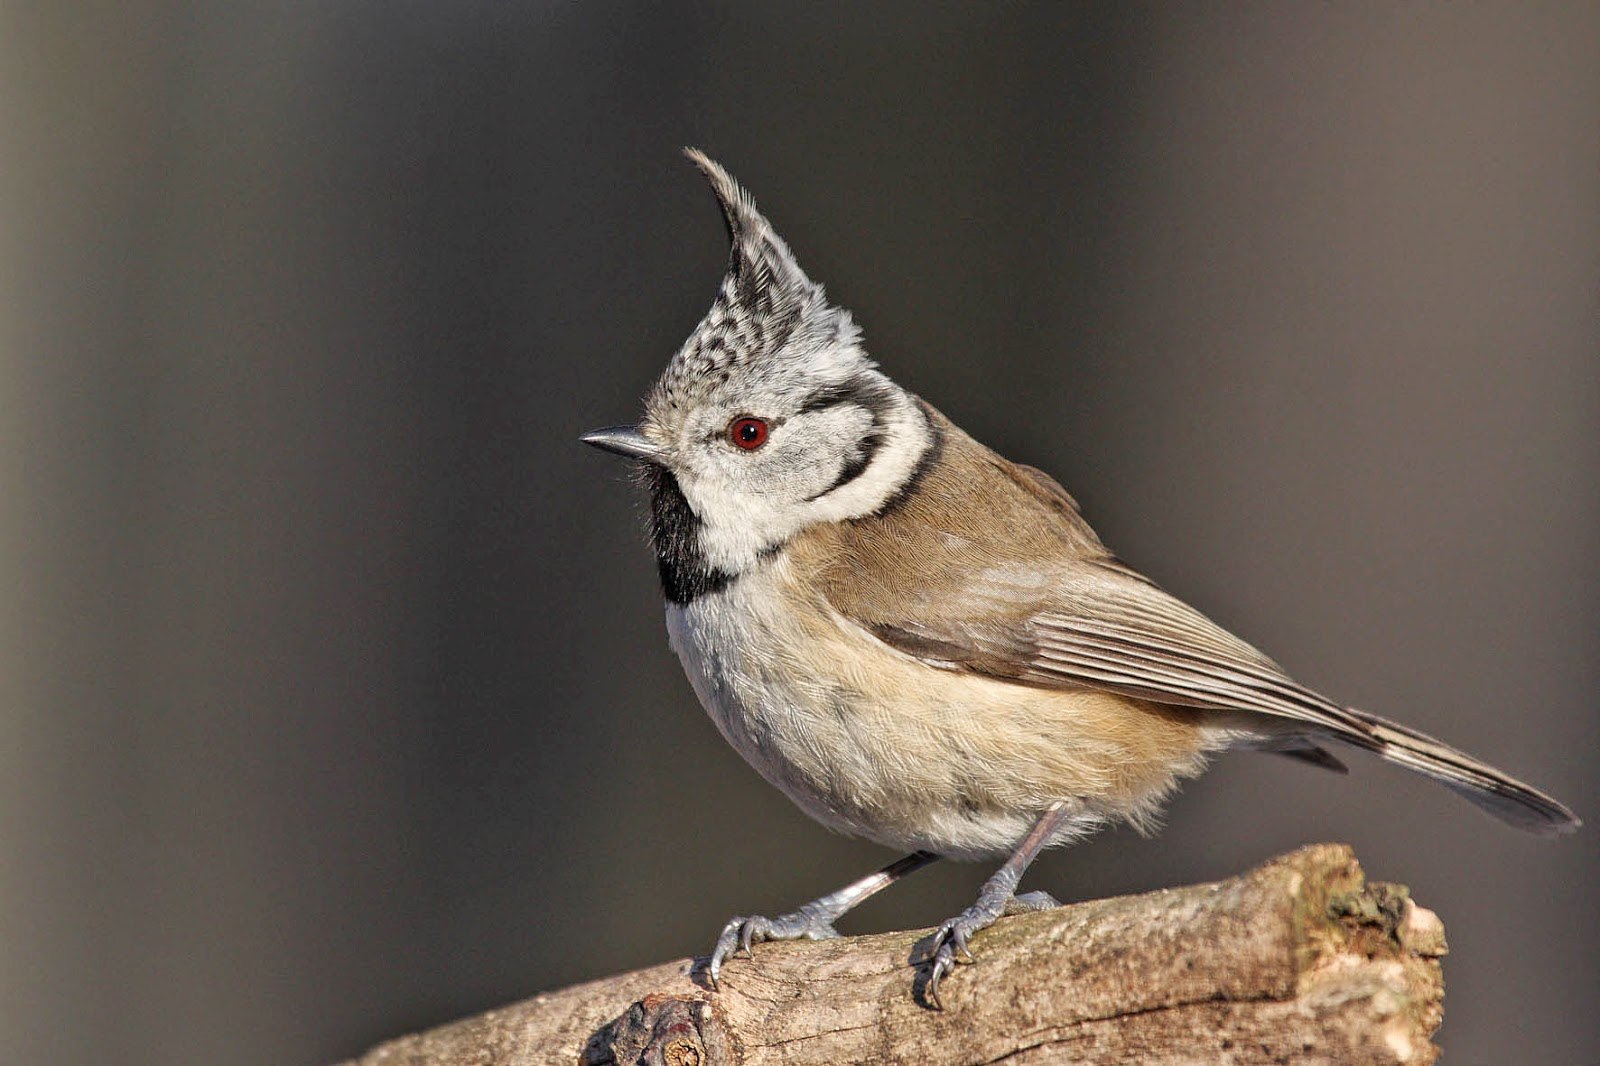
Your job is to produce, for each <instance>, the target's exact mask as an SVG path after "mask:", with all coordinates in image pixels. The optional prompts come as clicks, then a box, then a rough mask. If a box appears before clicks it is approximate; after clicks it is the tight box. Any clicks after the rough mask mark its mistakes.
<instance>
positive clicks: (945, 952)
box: [923, 892, 1061, 1010]
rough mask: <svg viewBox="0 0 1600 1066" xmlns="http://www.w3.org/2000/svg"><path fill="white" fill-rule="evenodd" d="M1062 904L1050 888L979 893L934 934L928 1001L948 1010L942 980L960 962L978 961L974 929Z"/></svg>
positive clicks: (930, 955)
mask: <svg viewBox="0 0 1600 1066" xmlns="http://www.w3.org/2000/svg"><path fill="white" fill-rule="evenodd" d="M1059 906H1061V904H1060V903H1058V902H1057V901H1056V899H1055V897H1054V896H1051V895H1050V894H1049V893H1048V892H1027V893H1024V894H1023V895H1020V896H1011V895H1008V896H1006V897H1004V898H997V897H996V896H993V895H989V894H985V895H983V896H979V897H978V901H977V902H976V903H974V904H973V905H972V906H970V907H968V908H967V909H966V910H964V911H962V912H961V913H960V914H958V915H956V916H955V917H954V918H951V919H950V920H949V921H947V922H945V923H944V924H943V925H941V926H940V927H939V929H938V931H937V932H935V933H934V934H933V943H932V945H931V946H930V947H929V949H928V953H929V958H930V960H931V963H930V966H929V968H928V983H927V984H926V985H924V986H923V995H924V996H925V997H926V999H927V1001H928V1005H929V1006H931V1007H933V1008H934V1009H935V1010H944V1003H943V1002H942V1001H941V1000H940V999H939V984H940V982H942V981H943V980H944V978H945V976H946V975H948V974H949V973H950V971H951V970H954V969H955V968H956V963H958V962H974V961H976V960H975V959H974V958H973V955H972V948H971V946H970V944H971V940H972V935H973V934H974V933H977V932H979V931H980V930H983V929H987V928H989V926H991V925H993V924H994V923H995V920H996V919H997V918H999V917H1000V916H1001V915H1010V914H1026V913H1028V912H1031V911H1040V910H1047V909H1049V908H1051V907H1059Z"/></svg>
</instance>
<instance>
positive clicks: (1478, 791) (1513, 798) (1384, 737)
mask: <svg viewBox="0 0 1600 1066" xmlns="http://www.w3.org/2000/svg"><path fill="white" fill-rule="evenodd" d="M1346 710H1347V711H1348V713H1349V714H1351V715H1352V716H1353V717H1355V718H1356V719H1358V720H1359V721H1360V722H1361V723H1362V724H1363V725H1365V726H1367V728H1368V729H1369V730H1370V733H1369V734H1367V735H1356V734H1352V733H1340V734H1338V737H1339V739H1340V740H1343V741H1345V742H1346V743H1349V744H1354V745H1356V746H1357V747H1361V748H1366V749H1367V750H1369V751H1372V752H1374V753H1376V754H1377V755H1380V756H1382V757H1383V758H1384V759H1385V760H1387V761H1388V762H1392V763H1395V764H1396V765H1398V766H1404V767H1406V768H1407V769H1408V770H1415V771H1417V772H1418V773H1420V774H1426V775H1427V776H1428V777H1431V778H1433V779H1434V780H1435V781H1438V782H1439V783H1440V784H1442V785H1444V786H1445V787H1447V788H1449V789H1451V790H1452V791H1454V792H1456V793H1458V794H1459V795H1461V796H1463V797H1465V798H1466V799H1468V800H1471V801H1472V802H1473V803H1475V804H1477V805H1478V806H1479V807H1481V808H1483V809H1484V810H1485V811H1488V812H1489V813H1490V814H1492V815H1494V816H1495V817H1496V818H1498V819H1500V820H1501V821H1503V822H1505V823H1507V824H1508V825H1513V826H1516V827H1517V828H1518V829H1524V830H1527V831H1528V832H1530V833H1537V834H1539V835H1540V836H1556V835H1558V834H1562V833H1571V832H1573V831H1575V830H1576V829H1577V828H1578V827H1579V826H1580V825H1582V824H1583V823H1582V822H1581V821H1579V820H1578V816H1577V815H1575V814H1573V813H1572V811H1571V810H1570V809H1569V808H1568V807H1566V806H1565V805H1564V804H1562V803H1560V802H1559V801H1557V800H1555V799H1554V798H1552V797H1550V796H1547V795H1545V794H1544V793H1543V792H1540V791H1539V790H1538V789H1536V788H1533V787H1531V786H1529V785H1525V784H1523V783H1522V782H1521V781H1518V780H1516V779H1515V778H1512V777H1509V776H1507V775H1506V774H1503V773H1501V772H1500V771H1499V770H1496V769H1495V768H1494V767H1492V766H1490V765H1489V764H1488V763H1484V762H1479V761H1478V760H1477V759H1474V758H1473V757H1472V756H1470V755H1468V754H1467V753H1466V752H1463V751H1458V750H1456V749H1455V748H1452V747H1451V746H1450V745H1448V744H1446V743H1444V742H1443V741H1441V740H1436V739H1434V738H1433V737H1430V736H1428V735H1427V734H1426V733H1419V732H1417V731H1416V730H1415V729H1412V728H1410V727H1408V726H1403V725H1401V724H1400V723H1398V722H1391V721H1389V720H1388V719H1387V718H1380V717H1378V716H1377V715H1375V714H1369V713H1367V712H1366V711H1358V710H1356V709H1355V708H1353V707H1352V708H1346Z"/></svg>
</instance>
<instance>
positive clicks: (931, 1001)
mask: <svg viewBox="0 0 1600 1066" xmlns="http://www.w3.org/2000/svg"><path fill="white" fill-rule="evenodd" d="M993 921H994V919H993V918H990V919H989V920H988V921H984V922H982V923H981V924H980V923H979V922H977V921H975V920H974V915H973V914H972V909H971V908H969V909H968V910H966V911H963V912H962V913H961V914H960V915H958V916H957V917H955V918H951V919H950V920H949V921H947V922H945V923H944V924H943V925H941V926H940V927H939V930H938V932H936V933H934V934H933V944H932V946H931V947H930V949H929V953H930V958H931V960H932V961H931V965H930V966H929V968H928V983H927V985H926V986H924V990H923V993H924V995H925V996H926V997H927V1000H928V1005H929V1006H931V1007H933V1009H934V1010H944V1001H943V1000H941V999H940V998H939V984H940V982H942V981H943V980H944V978H945V975H946V974H948V973H949V972H950V971H951V970H954V969H955V968H956V963H957V962H962V961H965V962H973V961H974V959H973V956H972V949H971V948H970V947H969V946H968V940H969V938H970V937H971V935H972V934H973V933H975V932H977V931H978V930H979V929H982V928H983V927H984V926H986V925H988V924H990V923H991V922H993ZM958 956H960V957H959V958H958Z"/></svg>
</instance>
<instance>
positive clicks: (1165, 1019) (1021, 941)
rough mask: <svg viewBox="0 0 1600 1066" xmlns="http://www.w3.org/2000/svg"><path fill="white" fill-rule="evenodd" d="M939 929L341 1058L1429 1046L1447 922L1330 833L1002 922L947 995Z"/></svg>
mask: <svg viewBox="0 0 1600 1066" xmlns="http://www.w3.org/2000/svg"><path fill="white" fill-rule="evenodd" d="M929 933H930V931H929V930H921V931H918V932H906V933H887V934H883V935H878V936H861V937H849V938H845V939H841V940H830V941H822V942H798V943H786V944H764V945H759V946H757V947H756V949H755V958H754V960H749V959H740V960H737V961H735V962H734V963H732V964H731V965H729V966H728V967H727V968H725V969H724V970H723V981H722V990H721V991H719V992H712V991H710V990H709V988H708V987H707V985H706V983H705V978H704V975H703V970H702V967H703V963H704V960H703V959H699V960H689V959H683V960H679V961H677V962H671V963H666V964H664V965H661V966H655V967H652V968H650V969H646V970H637V971H635V972H633V973H627V974H621V975H618V976H615V977H608V978H604V979H602V980H598V981H591V982H588V983H587V984H582V985H574V986H572V987H570V988H565V989H562V990H560V991H556V992H549V993H546V994H544V995H540V996H535V997H534V998H532V999H529V1000H526V1001H524V1002H521V1003H518V1004H515V1005H513V1006H509V1007H505V1008H502V1009H500V1010H495V1011H490V1012H489V1013H487V1014H482V1015H479V1016H478V1017H475V1018H469V1019H466V1020H464V1021H460V1022H455V1023H453V1024H450V1025H446V1026H443V1027H441V1028H438V1029H434V1030H431V1031H429V1032H425V1033H420V1034H417V1035H414V1036H407V1037H402V1038H400V1039H398V1040H395V1041H392V1042H390V1043H386V1044H383V1045H380V1046H379V1047H377V1048H375V1049H373V1050H372V1051H370V1052H368V1053H367V1054H366V1055H365V1056H363V1057H362V1058H360V1059H359V1060H354V1061H353V1062H352V1063H349V1064H346V1066H401V1064H405V1066H422V1064H428V1066H467V1064H471V1066H527V1064H532V1063H571V1064H578V1063H583V1064H587V1066H600V1064H611V1063H616V1064H633V1063H648V1064H651V1066H724V1064H727V1066H735V1064H737V1066H746V1064H748V1066H755V1064H761V1066H808V1064H812V1063H857V1062H871V1063H921V1064H934V1066H940V1064H946V1063H965V1064H978V1063H993V1062H1000V1061H1004V1062H1007V1063H1011V1064H1016V1066H1021V1064H1034V1063H1046V1062H1076V1063H1195V1062H1206V1063H1212V1062H1217V1063H1241V1064H1242V1063H1286V1062H1295V1063H1340V1064H1348V1063H1429V1062H1432V1061H1433V1060H1434V1058H1435V1056H1436V1055H1437V1049H1436V1048H1435V1047H1434V1046H1433V1045H1432V1044H1431V1043H1430V1041H1429V1037H1430V1036H1431V1035H1432V1033H1433V1032H1434V1030H1435V1029H1437V1028H1438V1025H1439V1021H1440V1018H1441V1014H1442V1012H1441V1007H1440V1002H1441V1000H1442V999H1443V995H1444V985H1443V978H1442V976H1441V973H1440V968H1439V962H1438V959H1439V957H1440V956H1441V955H1443V954H1444V952H1445V943H1444V928H1443V926H1442V925H1441V924H1440V923H1439V920H1438V918H1436V917H1435V916H1434V915H1433V914H1432V913H1431V912H1429V911H1427V910H1424V909H1423V908H1421V907H1418V906H1416V905H1414V904H1413V903H1412V902H1411V900H1410V899H1409V898H1408V896H1407V893H1406V890H1405V889H1404V888H1403V887H1400V886H1396V885H1387V884H1382V883H1376V882H1375V883H1372V884H1367V883H1366V881H1365V879H1364V877H1363V874H1362V871H1361V867H1360V866H1359V865H1358V864H1357V863H1356V860H1355V856H1354V854H1353V853H1352V852H1351V850H1350V849H1349V848H1348V847H1345V846H1343V845H1337V844H1319V845H1315V846H1312V847H1307V848H1302V849H1300V850H1299V851H1296V852H1293V853H1291V854H1289V855H1285V856H1282V857H1280V858H1277V859H1274V860H1272V861H1270V862H1268V863H1266V864H1265V865H1263V866H1261V867H1258V868H1257V869H1255V870H1252V871H1250V872H1248V873H1246V874H1243V875H1241V876H1238V877H1234V878H1231V879H1229V880H1227V881H1221V882H1217V883H1215V884H1204V885H1192V886H1188V887H1185V888H1176V889H1168V890H1164V891H1160V892H1151V893H1148V894H1146V895H1141V896H1129V897H1120V898H1115V899H1105V900H1095V901H1092V902H1088V903H1079V904H1075V905H1070V906H1066V907H1062V908H1060V909H1059V910H1052V911H1044V912H1040V913H1036V914H1028V915H1022V916H1019V917H1015V918H1005V919H1002V920H1001V921H1000V922H999V923H997V924H996V925H995V926H994V927H993V928H991V929H989V930H987V931H985V932H983V933H980V934H979V935H978V936H976V937H974V939H973V953H974V955H975V956H976V957H977V962H976V963H975V964H973V965H969V966H961V967H959V968H958V969H957V970H956V971H955V972H954V973H953V974H951V975H950V977H949V978H947V979H946V981H945V983H944V985H943V987H942V988H941V989H940V994H941V996H942V997H943V999H944V1001H945V1006H946V1008H947V1009H946V1010H944V1011H934V1010H929V1009H928V1008H927V1007H926V1006H924V1005H923V1004H922V1003H921V1002H920V991H919V993H918V995H915V996H914V995H913V991H912V989H913V975H914V974H915V976H916V985H917V987H918V989H919V990H920V985H921V978H922V975H923V973H924V972H925V971H924V969H923V968H921V967H920V965H918V966H917V967H916V968H915V969H914V966H913V964H914V963H916V964H920V962H921V960H922V958H923V955H924V953H925V950H926V947H927V943H928V938H929Z"/></svg>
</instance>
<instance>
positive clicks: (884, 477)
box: [683, 387, 933, 574]
mask: <svg viewBox="0 0 1600 1066" xmlns="http://www.w3.org/2000/svg"><path fill="white" fill-rule="evenodd" d="M848 410H849V412H851V413H850V414H848V415H846V417H848V418H849V419H850V420H851V422H860V423H861V428H860V429H854V428H843V429H842V432H840V431H834V430H829V431H827V432H826V433H825V434H824V433H821V432H819V433H818V438H819V439H829V438H832V439H840V437H842V438H843V439H846V440H859V439H861V435H862V434H863V433H865V432H867V431H869V430H870V429H871V416H870V414H867V413H865V412H862V409H861V408H858V407H852V408H849V409H848ZM855 412H861V413H855ZM840 414H841V415H845V411H843V410H842V411H841V412H840ZM879 426H880V430H879V432H880V434H881V436H880V439H879V440H878V442H877V446H876V447H875V448H873V449H871V454H870V456H869V457H868V461H867V463H866V465H865V466H864V467H863V468H862V469H861V470H860V472H859V473H854V474H853V476H851V477H849V479H848V480H846V481H844V482H843V483H842V484H840V485H839V486H838V487H837V488H833V489H831V490H830V489H829V486H830V484H831V483H832V482H834V481H835V480H836V479H837V477H838V475H839V473H840V471H841V469H843V468H844V467H845V466H846V465H847V464H848V463H849V462H850V460H851V459H852V458H853V453H845V454H839V455H827V456H824V457H822V458H823V459H826V460H833V461H831V462H829V461H821V462H819V463H818V466H817V469H816V475H815V477H797V478H792V479H791V478H784V479H783V481H784V483H785V484H787V485H788V487H789V489H790V490H791V491H790V492H786V493H783V494H782V495H774V494H766V493H761V492H758V491H752V490H751V489H750V488H747V487H745V486H742V485H739V484H737V483H736V482H734V481H733V480H732V479H730V478H726V477H721V476H715V475H712V476H704V477H696V478H693V479H692V480H691V479H686V480H685V483H684V485H683V492H684V496H685V498H687V499H688V501H689V504H690V506H691V507H692V508H693V510H694V512H695V514H697V515H699V516H700V518H701V521H702V523H703V525H702V528H701V530H700V546H701V550H702V551H703V552H704V553H705V556H706V561H707V562H708V563H710V564H711V565H712V566H714V567H716V568H717V569H719V570H724V571H726V572H728V573H731V574H741V573H744V572H745V571H746V570H748V569H750V568H751V567H752V566H754V565H755V564H757V563H758V562H759V561H760V560H761V558H762V556H763V555H766V554H770V552H771V551H772V550H773V549H775V548H778V547H780V546H781V545H782V544H783V543H784V542H785V541H787V540H789V538H791V537H793V536H794V535H795V534H797V533H799V532H800V531H801V530H803V529H805V528H806V527H807V526H810V525H813V524H815V523H817V522H838V521H843V520H845V519H848V518H858V517H861V516H862V515H868V514H872V513H873V512H874V511H877V510H879V509H880V508H882V507H883V506H884V504H886V503H888V502H889V500H891V499H893V498H894V496H895V494H896V493H897V492H899V491H900V489H901V488H902V487H904V486H905V485H906V483H907V482H909V481H910V480H911V477H912V475H913V473H915V471H916V469H917V465H918V464H919V463H920V462H921V461H922V459H923V457H924V456H925V455H926V454H927V452H928V449H929V448H931V447H932V446H933V430H932V429H931V427H930V426H929V424H928V419H927V416H926V415H924V414H923V413H922V411H921V409H919V408H918V407H917V405H916V402H915V401H914V400H912V398H911V396H910V395H909V394H908V393H906V392H904V391H903V390H901V389H899V388H898V387H896V388H894V391H893V393H892V396H891V399H890V402H889V403H888V404H887V407H886V410H885V412H884V413H883V415H882V417H881V418H880V419H879ZM797 428H798V427H797ZM816 428H818V429H819V430H820V428H821V427H816ZM808 486H809V491H810V492H816V491H818V490H821V495H818V496H815V497H814V498H809V499H808V498H807V495H808V491H807V489H808Z"/></svg>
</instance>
